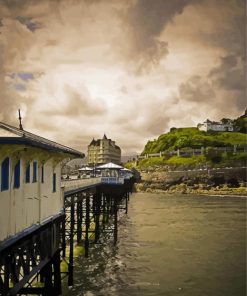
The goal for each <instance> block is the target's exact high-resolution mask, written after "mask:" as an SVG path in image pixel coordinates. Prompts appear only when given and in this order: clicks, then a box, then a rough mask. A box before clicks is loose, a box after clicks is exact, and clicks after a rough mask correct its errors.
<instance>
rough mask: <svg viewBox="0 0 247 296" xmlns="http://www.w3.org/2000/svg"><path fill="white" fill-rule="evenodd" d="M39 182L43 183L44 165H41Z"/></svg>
mask: <svg viewBox="0 0 247 296" xmlns="http://www.w3.org/2000/svg"><path fill="white" fill-rule="evenodd" d="M41 183H44V165H43V164H42V166H41Z"/></svg>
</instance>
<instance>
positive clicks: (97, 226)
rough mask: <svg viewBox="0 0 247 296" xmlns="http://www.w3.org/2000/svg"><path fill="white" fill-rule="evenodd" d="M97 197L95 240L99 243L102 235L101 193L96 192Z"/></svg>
mask: <svg viewBox="0 0 247 296" xmlns="http://www.w3.org/2000/svg"><path fill="white" fill-rule="evenodd" d="M94 199H95V237H94V242H95V243H97V242H98V240H99V237H100V225H99V224H100V223H99V218H100V207H101V194H100V193H96V195H95V196H94Z"/></svg>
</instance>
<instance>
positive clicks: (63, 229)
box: [62, 215, 66, 258]
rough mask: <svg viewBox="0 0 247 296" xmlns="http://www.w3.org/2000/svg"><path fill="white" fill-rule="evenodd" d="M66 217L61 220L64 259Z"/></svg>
mask: <svg viewBox="0 0 247 296" xmlns="http://www.w3.org/2000/svg"><path fill="white" fill-rule="evenodd" d="M65 224H66V215H64V218H63V220H62V257H63V258H65V256H66V227H65Z"/></svg>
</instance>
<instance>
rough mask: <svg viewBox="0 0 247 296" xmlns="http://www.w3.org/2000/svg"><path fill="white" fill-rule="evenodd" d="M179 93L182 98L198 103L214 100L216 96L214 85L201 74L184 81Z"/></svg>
mask: <svg viewBox="0 0 247 296" xmlns="http://www.w3.org/2000/svg"><path fill="white" fill-rule="evenodd" d="M179 95H180V99H181V100H184V101H186V102H189V101H193V102H198V103H201V102H203V101H207V102H210V101H211V102H212V101H214V100H215V96H216V95H215V92H214V90H213V87H212V85H211V84H210V83H209V82H207V81H205V80H203V78H202V77H201V76H199V75H196V76H192V77H190V78H189V79H188V80H187V81H186V82H184V83H182V84H181V85H180V86H179Z"/></svg>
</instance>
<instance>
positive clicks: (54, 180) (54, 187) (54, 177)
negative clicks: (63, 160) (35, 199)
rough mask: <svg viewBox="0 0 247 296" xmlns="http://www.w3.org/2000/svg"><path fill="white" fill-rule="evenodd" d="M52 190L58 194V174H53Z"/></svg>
mask: <svg viewBox="0 0 247 296" xmlns="http://www.w3.org/2000/svg"><path fill="white" fill-rule="evenodd" d="M52 188H53V192H56V174H55V173H54V174H53V186H52Z"/></svg>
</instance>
